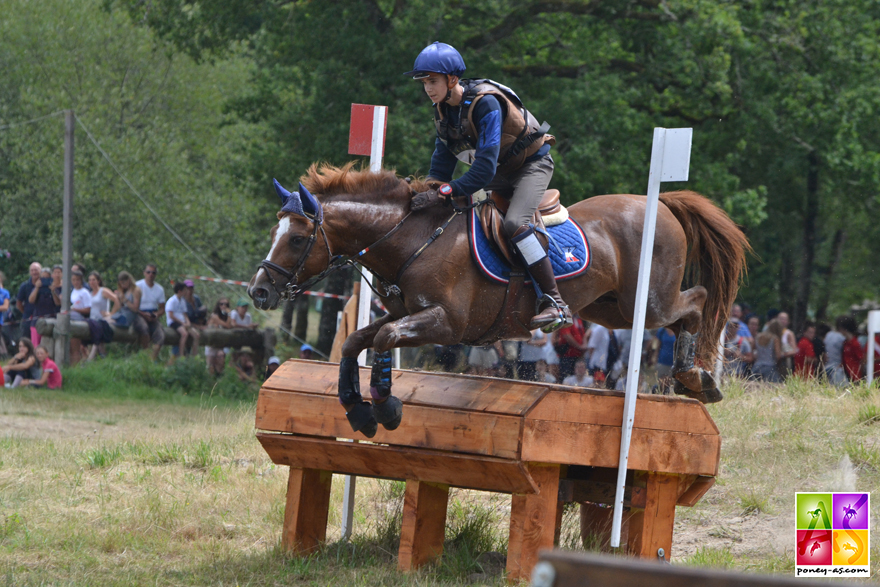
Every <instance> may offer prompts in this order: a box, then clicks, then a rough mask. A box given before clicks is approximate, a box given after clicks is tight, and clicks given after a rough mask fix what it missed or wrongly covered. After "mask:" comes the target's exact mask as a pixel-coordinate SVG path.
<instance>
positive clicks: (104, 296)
mask: <svg viewBox="0 0 880 587" xmlns="http://www.w3.org/2000/svg"><path fill="white" fill-rule="evenodd" d="M89 299H90V301H91V304H92V305H91V311H90V313H89V320H94V321H96V322H99V321H101V320H106V321H109V320H110V316H111V313H110V310H111V308H112V307H113V306H111V304H113V305H114V306H115V305H116V302H117V300H116V294H115V293H113V292H112V291H110V290H109V289H108V288H106V287H104V280H103V279H101V274H100V273H98V272H97V271H92V272H91V273H89ZM92 342H94V341H92ZM98 354H100V355H101V356H102V357H105V356H107V353H106V351H105V346H104V343H103V342H99V343H97V344H92V349H91V351H89V360H90V361H92V360H94V358H95V356H97V355H98Z"/></svg>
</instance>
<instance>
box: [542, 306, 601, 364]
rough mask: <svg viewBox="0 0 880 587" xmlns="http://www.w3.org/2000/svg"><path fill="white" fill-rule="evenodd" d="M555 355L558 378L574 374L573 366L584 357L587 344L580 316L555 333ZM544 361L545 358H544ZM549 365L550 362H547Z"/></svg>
mask: <svg viewBox="0 0 880 587" xmlns="http://www.w3.org/2000/svg"><path fill="white" fill-rule="evenodd" d="M555 336H556V347H555V350H556V355H557V356H558V357H559V377H561V378H563V379H565V378H566V377H568V376H569V375H571V374H572V373H574V364H575V362H577V360H578V359H580V358H582V357H583V356H584V353H585V352H586V351H587V345H588V344H589V340H590V339H589V335H588V334H587V329H586V328H585V326H584V322H583V320H581V318H580V316H577V315H575V316H574V322H572V325H571V326H567V327H565V328H562V329H560V330H557V331H556V334H555ZM545 360H546V358H545ZM547 364H548V365H549V364H550V362H549V361H548V362H547Z"/></svg>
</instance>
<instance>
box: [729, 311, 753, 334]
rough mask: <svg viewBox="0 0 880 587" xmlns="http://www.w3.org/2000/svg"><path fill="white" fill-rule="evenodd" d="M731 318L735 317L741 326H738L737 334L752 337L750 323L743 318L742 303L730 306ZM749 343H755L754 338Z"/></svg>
mask: <svg viewBox="0 0 880 587" xmlns="http://www.w3.org/2000/svg"><path fill="white" fill-rule="evenodd" d="M730 318H731V319H732V320H733V319H735V320H736V321H737V322H738V323H739V326H738V327H737V334H738V335H739V336H744V337H746V338H752V335H751V333H750V332H749V325H748V323H747V320H746V319H745V318H743V309H742V306H741V305H740V304H734V305H733V306H731V308H730ZM749 343H754V339H752V340H750V341H749Z"/></svg>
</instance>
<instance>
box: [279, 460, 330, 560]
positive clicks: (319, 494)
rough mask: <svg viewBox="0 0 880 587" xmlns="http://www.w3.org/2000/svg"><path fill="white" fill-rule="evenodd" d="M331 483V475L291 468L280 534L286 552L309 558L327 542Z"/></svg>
mask: <svg viewBox="0 0 880 587" xmlns="http://www.w3.org/2000/svg"><path fill="white" fill-rule="evenodd" d="M332 479H333V474H332V473H330V472H329V471H319V470H317V469H296V468H294V467H291V468H290V477H289V478H288V480H287V504H286V505H285V508H284V527H283V528H282V531H281V544H282V546H283V547H284V549H285V550H286V551H288V552H291V553H294V554H309V553H312V552H314V551H315V550H317V549H318V548H319V547H320V546H321V544H323V543H324V541H326V539H327V516H328V514H329V512H330V486H331V482H332Z"/></svg>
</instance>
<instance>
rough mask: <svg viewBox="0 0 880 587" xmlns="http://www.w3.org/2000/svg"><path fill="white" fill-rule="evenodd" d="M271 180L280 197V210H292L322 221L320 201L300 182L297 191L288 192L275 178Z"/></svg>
mask: <svg viewBox="0 0 880 587" xmlns="http://www.w3.org/2000/svg"><path fill="white" fill-rule="evenodd" d="M272 181H273V182H274V183H275V193H277V194H278V197H279V198H281V211H282V212H293V213H294V214H299V215H300V216H303V217H305V218H308V219H309V220H314V221H315V222H317V223H318V224H321V223H322V222H323V221H324V209H323V208H321V203H320V202H319V201H318V199H317V198H316V197H315V196H313V195H312V194H310V193H309V190H307V189H306V186H304V185H303V184H302V183H300V184H299V191H298V192H289V191H287V190H286V189H284V187H283V186H282V185H281V184H280V183H278V180H277V179H273V180H272Z"/></svg>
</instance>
